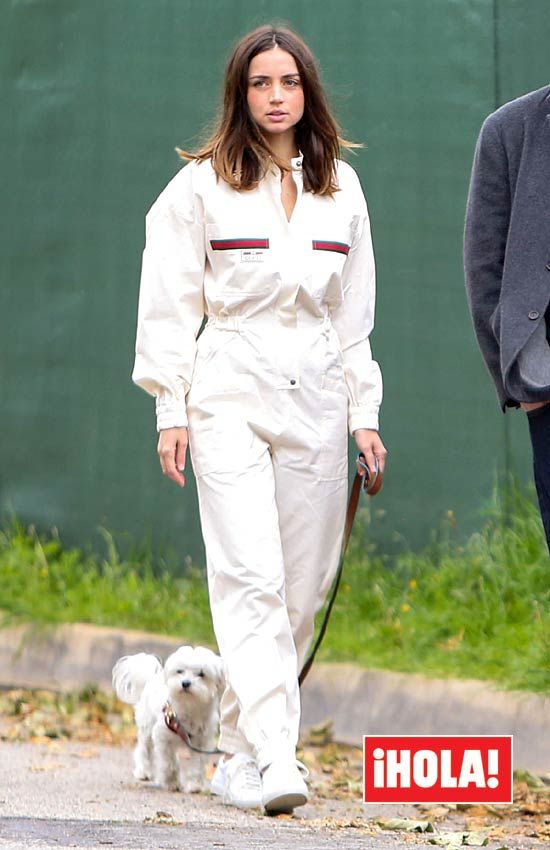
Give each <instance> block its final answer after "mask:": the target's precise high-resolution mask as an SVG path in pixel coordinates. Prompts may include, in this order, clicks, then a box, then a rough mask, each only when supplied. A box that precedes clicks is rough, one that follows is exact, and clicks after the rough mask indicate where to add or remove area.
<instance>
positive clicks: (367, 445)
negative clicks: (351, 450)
mask: <svg viewBox="0 0 550 850" xmlns="http://www.w3.org/2000/svg"><path fill="white" fill-rule="evenodd" d="M353 436H354V437H355V442H356V443H357V448H358V449H359V451H360V452H362V453H363V454H364V455H365V461H366V463H367V466H368V468H369V469H372V470H374V469H376V461H375V458H376V460H377V461H378V469H379V470H380V473H381V474H382V475H383V474H384V467H385V465H386V455H387V454H388V453H387V451H386V447H385V446H384V443H383V442H382V440H381V439H380V434H379V433H378V431H371V429H370V428H358V429H357V431H354V432H353ZM359 473H360V474H361V475H364V474H365V470H364V469H361V468H359Z"/></svg>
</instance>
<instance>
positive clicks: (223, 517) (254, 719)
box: [197, 446, 299, 769]
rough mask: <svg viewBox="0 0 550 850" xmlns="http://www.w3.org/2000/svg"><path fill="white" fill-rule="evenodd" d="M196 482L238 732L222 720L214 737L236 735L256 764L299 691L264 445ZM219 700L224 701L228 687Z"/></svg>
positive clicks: (269, 752) (276, 737) (284, 743)
mask: <svg viewBox="0 0 550 850" xmlns="http://www.w3.org/2000/svg"><path fill="white" fill-rule="evenodd" d="M197 489H198V494H199V505H200V512H201V524H202V529H203V535H204V540H205V547H206V553H207V571H208V586H209V593H210V605H211V611H212V620H213V625H214V631H215V634H216V639H217V642H218V647H219V649H220V653H221V656H222V658H223V659H224V663H225V666H226V670H227V676H228V680H229V685H230V688H231V689H232V691H233V692H234V694H235V695H236V697H237V699H238V705H239V707H240V712H239V716H238V721H237V731H238V735H237V736H234V735H233V734H232V731H231V729H230V728H227V729H226V730H225V733H224V729H223V728H222V736H221V742H220V743H221V745H222V748H223V745H224V740H226V741H227V744H228V747H229V748H230V749H231V751H235V747H236V746H237V744H238V743H239V742H242V739H243V738H244V739H245V740H246V741H248V742H249V744H250V746H251V747H252V748H253V750H254V752H255V754H256V757H257V760H258V766H259V767H260V769H261V768H262V767H263V766H265V765H267V764H269V763H270V761H272V760H273V758H274V757H275V756H276V755H280V754H281V752H284V751H291V745H290V744H289V708H290V709H291V710H294V707H295V704H296V701H297V700H298V699H299V697H298V696H297V691H298V688H297V682H296V676H297V661H296V650H295V646H294V641H293V638H292V632H291V627H290V621H289V617H288V612H287V608H286V604H285V577H284V565H283V553H282V549H281V539H280V531H279V517H278V512H277V505H276V502H275V484H274V477H273V466H272V462H271V457H270V454H269V452H268V450H267V446H266V448H265V451H264V452H263V453H262V454H261V456H259V457H256V458H255V460H254V461H253V462H251V463H249V464H247V463H246V459H245V458H243V463H242V465H241V466H240V468H239V470H238V471H234V470H231V471H221V472H218V471H215V472H214V471H212V472H209V473H207V474H204V475H201V476H200V477H198V479H197ZM292 682H295V684H294V686H293V688H291V693H288V690H289V686H290V683H292ZM224 696H225V695H224ZM227 700H228V702H229V708H230V707H231V705H230V703H231V694H230V693H228V696H227ZM231 715H232V716H233V718H234V716H235V715H234V711H233V713H232V711H231V710H228V714H227V717H228V718H229V719H230V718H231ZM241 736H242V737H241Z"/></svg>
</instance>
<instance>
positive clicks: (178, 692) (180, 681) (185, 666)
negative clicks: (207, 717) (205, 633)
mask: <svg viewBox="0 0 550 850" xmlns="http://www.w3.org/2000/svg"><path fill="white" fill-rule="evenodd" d="M164 678H165V680H166V685H167V687H168V693H169V695H170V700H171V701H174V702H179V703H180V704H181V702H182V701H186V702H187V701H189V702H191V701H193V702H195V703H199V704H203V705H205V706H206V705H209V704H211V703H212V701H213V700H214V699H217V698H218V697H219V696H220V695H221V693H222V692H223V687H224V684H225V678H224V672H223V663H222V660H221V658H220V657H219V655H216V654H215V653H214V652H212V651H211V650H210V649H206V647H204V646H194V647H193V646H180V648H179V649H177V650H176V651H175V652H173V653H172V655H170V656H169V658H167V660H166V663H165V665H164Z"/></svg>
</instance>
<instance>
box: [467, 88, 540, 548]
mask: <svg viewBox="0 0 550 850" xmlns="http://www.w3.org/2000/svg"><path fill="white" fill-rule="evenodd" d="M464 268H465V276H466V289H467V293H468V303H469V307H470V312H471V315H472V320H473V324H474V330H475V333H476V336H477V340H478V343H479V346H480V348H481V353H482V355H483V357H484V360H485V363H486V365H487V368H488V369H489V372H490V374H491V377H492V379H493V381H494V384H495V387H496V390H497V394H498V397H499V400H500V404H501V407H502V409H503V410H506V408H507V407H520V408H522V410H524V411H525V412H526V414H527V417H528V419H529V430H530V435H531V442H532V446H533V462H534V471H535V484H536V487H537V495H538V499H539V505H540V509H541V515H542V521H543V524H544V529H545V532H546V539H547V542H548V543H549V545H550V345H549V340H550V329H549V328H550V308H549V302H550V86H545V87H544V88H542V89H538V90H537V91H534V92H530V93H529V94H526V95H524V96H523V97H520V98H517V99H516V100H513V101H511V102H510V103H506V104H504V106H501V107H500V109H497V110H496V112H493V113H492V114H491V115H489V116H488V118H486V119H485V121H484V123H483V126H482V128H481V132H480V134H479V138H478V141H477V146H476V151H475V156H474V164H473V169H472V177H471V182H470V192H469V196H468V205H467V211H466V225H465V238H464Z"/></svg>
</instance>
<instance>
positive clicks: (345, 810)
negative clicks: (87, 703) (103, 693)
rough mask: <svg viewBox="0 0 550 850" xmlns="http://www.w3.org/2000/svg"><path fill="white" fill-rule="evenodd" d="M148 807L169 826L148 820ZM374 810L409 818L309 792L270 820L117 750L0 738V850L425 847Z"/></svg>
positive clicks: (526, 845)
mask: <svg viewBox="0 0 550 850" xmlns="http://www.w3.org/2000/svg"><path fill="white" fill-rule="evenodd" d="M158 812H163V813H165V814H164V815H162V816H161V817H164V818H166V817H168V818H170V819H171V820H172V823H171V824H169V825H167V824H166V823H164V824H163V823H158V822H156V823H155V822H154V821H155V820H157V821H158V820H159V816H158ZM379 814H383V815H384V816H386V817H393V816H396V815H401V816H404V817H418V812H417V811H416V809H415V808H414V807H412V806H395V807H389V806H385V807H378V808H375V807H373V806H364V805H363V804H362V803H361V802H360V800H351V801H336V800H323V799H319V798H314V799H313V800H312V802H311V803H309V804H308V805H307V806H304V807H303V808H302V809H299V810H297V811H296V814H295V815H294V816H292V817H288V816H282V817H278V818H270V817H267V816H265V815H262V814H260V813H259V812H258V813H256V812H253V811H252V812H251V811H249V812H244V811H239V810H237V809H234V808H232V807H228V806H224V805H223V804H222V803H221V801H220V800H219V799H218V798H213V797H211V796H210V795H207V794H194V795H188V796H184V795H183V794H179V793H175V794H174V793H170V792H165V791H162V790H160V789H158V788H156V787H154V786H153V785H151V784H149V783H138V782H136V781H135V780H134V779H133V778H132V774H131V750H130V749H127V748H116V747H105V746H96V745H86V744H76V743H71V742H67V743H57V742H54V743H53V744H50V745H40V744H22V743H18V744H9V743H0V848H1V850H16V848H17V850H23V848H40V850H49V849H50V848H52V850H53V848H56V850H59V848H69V847H76V848H79V847H85V848H103V850H104V848H105V847H106V846H107V847H111V848H114V850H133V848H136V850H137V849H138V848H152V850H172V848H186V850H187V848H189V850H199V848H200V850H210V848H224V850H248V848H250V849H251V850H252V848H260V847H261V848H277V850H324V848H342V850H371V848H375V847H376V848H377V850H386V848H387V849H388V850H389V848H392V850H394V848H395V850H401V848H405V847H409V848H410V846H411V843H413V844H420V846H422V847H425V848H426V850H428V848H430V845H428V844H427V843H426V839H427V836H422V835H408V836H405V835H403V834H400V833H395V832H391V833H387V832H383V833H380V832H377V831H376V829H375V827H374V826H373V822H372V818H374V817H376V816H377V815H379ZM455 817H456V816H455ZM147 820H149V821H151V820H152V821H153V822H147ZM448 828H452V829H458V828H461V827H459V826H457V824H456V823H455V824H454V825H452V826H448ZM503 843H504V844H506V846H507V847H508V848H511V850H512V848H518V850H519V848H521V850H530V848H535V847H541V846H542V845H541V844H540V843H538V842H537V841H536V840H534V839H529V838H521V839H520V838H519V837H515V838H514V837H512V839H511V840H506V841H505V842H503V841H502V839H499V840H498V841H495V842H491V843H490V844H489V845H488V850H496V848H498V847H501V846H503Z"/></svg>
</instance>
